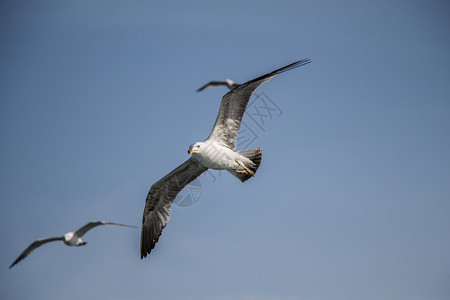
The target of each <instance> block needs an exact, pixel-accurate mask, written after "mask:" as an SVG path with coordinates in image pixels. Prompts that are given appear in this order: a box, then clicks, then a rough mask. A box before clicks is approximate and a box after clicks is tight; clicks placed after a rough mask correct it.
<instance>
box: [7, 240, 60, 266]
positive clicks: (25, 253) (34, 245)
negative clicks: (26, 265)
mask: <svg viewBox="0 0 450 300" xmlns="http://www.w3.org/2000/svg"><path fill="white" fill-rule="evenodd" d="M63 240H64V237H62V236H60V237H48V238H43V239H38V240H36V241H34V242H33V243H31V245H30V246H28V248H27V249H25V251H23V252H22V254H20V256H19V257H18V258H17V259H16V260H15V261H14V262H13V263H12V264H11V265H10V266H9V268H10V269H11V268H12V267H13V266H14V265H15V264H17V263H18V262H19V261H21V260H22V259H24V258H25V257H27V256H28V255H29V254H30V253H31V252H32V251H33V250H34V249H36V248H37V247H40V246H42V245H44V244H46V243H50V242H54V241H63Z"/></svg>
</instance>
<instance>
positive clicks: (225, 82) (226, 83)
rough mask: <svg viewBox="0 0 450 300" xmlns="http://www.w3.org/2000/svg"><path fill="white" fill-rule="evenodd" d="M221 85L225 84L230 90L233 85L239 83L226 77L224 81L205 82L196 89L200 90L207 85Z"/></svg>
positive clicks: (235, 85)
mask: <svg viewBox="0 0 450 300" xmlns="http://www.w3.org/2000/svg"><path fill="white" fill-rule="evenodd" d="M221 85H225V86H226V87H228V88H229V89H230V90H232V89H234V88H235V87H238V86H239V83H237V82H234V81H233V80H231V79H226V80H225V81H210V82H208V83H207V84H205V85H204V86H202V87H201V88H199V89H198V90H197V92H201V91H203V90H204V89H206V88H209V87H213V86H221Z"/></svg>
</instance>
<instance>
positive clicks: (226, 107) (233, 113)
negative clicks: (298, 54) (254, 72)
mask: <svg viewBox="0 0 450 300" xmlns="http://www.w3.org/2000/svg"><path fill="white" fill-rule="evenodd" d="M310 62H311V60H310V59H302V60H299V61H297V62H295V63H292V64H290V65H287V66H285V67H282V68H280V69H277V70H275V71H272V72H270V73H267V74H265V75H262V76H260V77H258V78H255V79H252V80H250V81H247V82H246V83H243V84H241V85H239V86H237V87H236V88H234V89H232V90H231V91H229V92H228V93H227V94H225V96H223V98H222V102H221V103H220V109H219V113H218V115H217V119H216V122H215V123H214V127H213V129H212V131H211V134H210V135H209V137H208V139H213V140H214V141H215V142H217V143H219V144H220V145H222V146H225V147H228V148H230V149H233V150H234V149H235V148H236V136H237V134H238V131H239V128H240V127H241V121H242V117H243V115H244V112H245V109H246V108H247V104H248V102H249V100H250V97H251V95H252V94H253V92H254V91H255V90H256V89H257V88H258V87H259V86H260V85H261V84H263V83H264V82H266V81H269V80H270V79H272V78H273V77H275V76H276V75H278V74H280V73H283V72H286V71H289V70H292V69H294V68H297V67H300V66H303V65H306V64H308V63H310Z"/></svg>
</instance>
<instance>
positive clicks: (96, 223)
mask: <svg viewBox="0 0 450 300" xmlns="http://www.w3.org/2000/svg"><path fill="white" fill-rule="evenodd" d="M100 225H115V226H126V227H134V228H138V227H136V226H131V225H125V224H118V223H112V222H103V221H92V222H89V223H87V224H86V225H84V226H83V227H81V228H80V229H78V230H77V231H75V235H76V236H78V237H82V236H83V235H84V234H85V233H86V232H88V231H89V230H91V229H92V228H94V227H97V226H100Z"/></svg>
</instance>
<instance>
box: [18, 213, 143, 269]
mask: <svg viewBox="0 0 450 300" xmlns="http://www.w3.org/2000/svg"><path fill="white" fill-rule="evenodd" d="M100 225H116V226H126V227H134V228H138V227H136V226H131V225H124V224H117V223H111V222H102V221H94V222H89V223H87V224H86V225H84V226H83V227H81V228H80V229H78V230H77V231H75V232H68V233H66V234H65V235H63V236H58V237H48V238H43V239H38V240H36V241H34V242H33V243H31V245H30V246H28V248H27V249H25V251H23V252H22V254H20V256H19V257H18V258H17V259H16V260H15V261H14V262H13V263H12V264H11V265H10V266H9V268H10V269H11V268H12V267H13V266H14V265H15V264H17V263H18V262H19V261H21V260H22V259H24V258H25V257H27V256H28V255H29V254H30V253H31V252H32V251H33V250H34V249H36V248H38V247H40V246H42V245H44V244H46V243H50V242H54V241H63V242H64V244H66V245H67V246H83V245H86V244H87V242H85V241H83V240H82V239H81V237H82V236H83V235H84V234H85V233H86V232H88V231H89V230H91V229H92V228H94V227H97V226H100Z"/></svg>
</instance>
